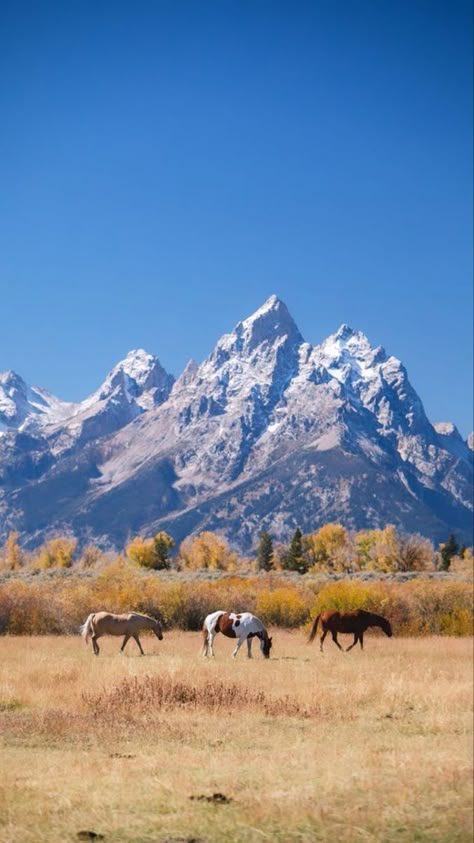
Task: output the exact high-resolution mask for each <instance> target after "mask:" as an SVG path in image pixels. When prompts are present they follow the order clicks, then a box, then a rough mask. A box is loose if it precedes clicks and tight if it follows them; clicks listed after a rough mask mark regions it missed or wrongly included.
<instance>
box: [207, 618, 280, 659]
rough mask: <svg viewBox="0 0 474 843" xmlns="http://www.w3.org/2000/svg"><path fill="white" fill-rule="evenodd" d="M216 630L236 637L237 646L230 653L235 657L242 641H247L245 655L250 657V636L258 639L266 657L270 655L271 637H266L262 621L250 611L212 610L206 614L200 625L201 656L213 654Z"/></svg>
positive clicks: (229, 636)
mask: <svg viewBox="0 0 474 843" xmlns="http://www.w3.org/2000/svg"><path fill="white" fill-rule="evenodd" d="M218 632H222V634H223V635H226V636H227V638H237V646H236V648H235V650H234V652H233V653H232V657H233V658H234V659H235V657H236V655H237V653H238V652H239V650H240V648H241V646H242V644H243V643H244V641H247V655H248V657H249V659H251V658H252V638H259V639H260V649H261V651H262V653H263V655H264V656H265V658H266V659H268V658H269V657H270V650H271V648H272V639H271V638H269V637H268V633H267V630H266V629H265V627H264V625H263V623H262V621H260V620H259V619H258V618H256V617H255V615H252V614H250V612H239V613H238V614H236V613H235V612H222V611H220V612H213V613H212V615H208V616H207V618H206V619H205V621H204V625H203V627H202V637H203V640H204V643H203V647H202V655H203V656H213V655H214V648H213V646H212V645H213V642H214V638H215V637H216V635H217V633H218Z"/></svg>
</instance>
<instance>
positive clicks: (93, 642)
mask: <svg viewBox="0 0 474 843" xmlns="http://www.w3.org/2000/svg"><path fill="white" fill-rule="evenodd" d="M91 638H92V648H93V650H94V656H98V655H99V653H100V650H99V645H98V643H97V638H96V637H95V635H92V636H91Z"/></svg>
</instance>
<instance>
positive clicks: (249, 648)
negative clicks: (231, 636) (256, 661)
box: [247, 638, 252, 659]
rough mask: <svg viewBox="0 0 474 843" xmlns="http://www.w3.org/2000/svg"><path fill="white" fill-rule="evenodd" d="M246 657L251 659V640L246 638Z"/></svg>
mask: <svg viewBox="0 0 474 843" xmlns="http://www.w3.org/2000/svg"><path fill="white" fill-rule="evenodd" d="M247 656H248V658H249V659H251V658H252V639H251V638H247Z"/></svg>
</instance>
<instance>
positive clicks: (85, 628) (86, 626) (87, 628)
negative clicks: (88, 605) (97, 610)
mask: <svg viewBox="0 0 474 843" xmlns="http://www.w3.org/2000/svg"><path fill="white" fill-rule="evenodd" d="M93 617H94V613H92V614H91V615H89V617H88V618H87V620H86V621H85V623H83V624H82V626H81V627H80V628H79V631H80V633H81V635H82V637H83V639H84V641H85V642H86V644H87V642H88V641H89V636H90V635H92V632H93V628H92V619H93Z"/></svg>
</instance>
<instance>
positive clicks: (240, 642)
mask: <svg viewBox="0 0 474 843" xmlns="http://www.w3.org/2000/svg"><path fill="white" fill-rule="evenodd" d="M243 643H244V639H243V638H239V640H238V641H237V646H236V648H235V650H234V652H233V653H232V658H233V659H235V657H236V655H237V653H238V652H239V650H240V648H241V646H242V644H243Z"/></svg>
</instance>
